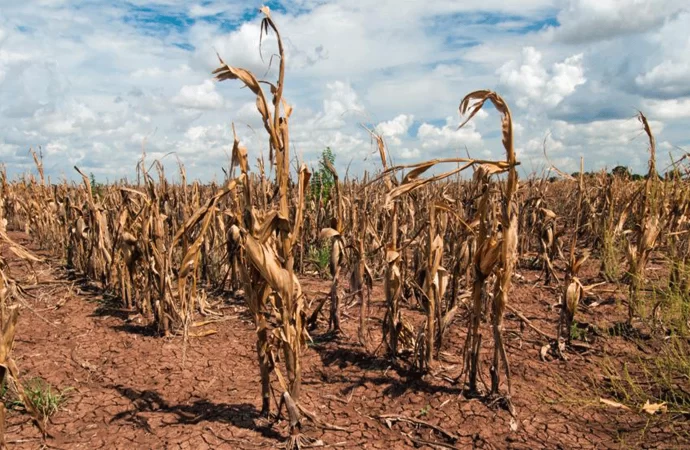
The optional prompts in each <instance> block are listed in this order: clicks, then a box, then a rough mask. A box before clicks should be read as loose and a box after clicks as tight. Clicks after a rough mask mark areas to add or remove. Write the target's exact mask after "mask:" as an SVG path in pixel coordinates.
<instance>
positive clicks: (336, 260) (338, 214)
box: [319, 159, 345, 334]
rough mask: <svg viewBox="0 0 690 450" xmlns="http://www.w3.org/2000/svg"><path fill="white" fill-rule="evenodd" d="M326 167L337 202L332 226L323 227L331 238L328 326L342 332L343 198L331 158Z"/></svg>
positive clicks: (323, 234)
mask: <svg viewBox="0 0 690 450" xmlns="http://www.w3.org/2000/svg"><path fill="white" fill-rule="evenodd" d="M324 163H325V165H326V169H327V170H328V171H329V172H330V173H331V175H332V176H333V189H332V192H333V201H334V202H335V205H336V207H335V215H334V217H333V218H332V220H331V227H329V228H323V229H322V230H321V233H320V235H319V236H320V238H321V239H331V259H330V263H329V269H330V272H331V292H330V299H331V311H330V316H329V319H328V328H329V330H331V331H332V332H333V333H336V334H337V333H340V299H339V298H338V278H339V277H340V268H341V263H342V261H343V258H344V252H345V240H344V237H343V225H344V221H343V199H342V197H341V193H340V181H339V179H338V172H337V171H336V170H335V167H333V164H331V162H330V161H329V160H327V159H326V160H324Z"/></svg>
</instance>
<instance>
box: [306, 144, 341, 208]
mask: <svg viewBox="0 0 690 450" xmlns="http://www.w3.org/2000/svg"><path fill="white" fill-rule="evenodd" d="M326 161H328V162H330V163H331V164H334V163H335V154H334V153H333V150H331V148H330V147H326V148H325V149H323V151H322V152H321V158H320V160H319V170H317V171H316V172H315V173H314V175H313V176H312V177H311V192H310V193H311V197H312V198H314V199H318V198H319V196H320V197H321V199H322V200H323V201H324V202H327V201H328V199H329V198H330V196H331V189H332V188H333V183H334V182H335V180H334V178H333V174H332V173H331V172H330V170H328V168H327V167H326Z"/></svg>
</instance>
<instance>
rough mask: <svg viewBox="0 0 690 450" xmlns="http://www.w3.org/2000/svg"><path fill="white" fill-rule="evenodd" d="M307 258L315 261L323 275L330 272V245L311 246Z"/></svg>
mask: <svg viewBox="0 0 690 450" xmlns="http://www.w3.org/2000/svg"><path fill="white" fill-rule="evenodd" d="M307 259H308V260H309V261H311V262H313V263H314V264H315V265H316V267H317V269H318V271H319V273H320V274H321V275H325V274H328V266H329V264H330V262H331V248H330V247H329V246H328V245H320V246H312V247H310V248H309V253H308V254H307Z"/></svg>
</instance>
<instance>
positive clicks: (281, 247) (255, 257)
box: [213, 7, 311, 448]
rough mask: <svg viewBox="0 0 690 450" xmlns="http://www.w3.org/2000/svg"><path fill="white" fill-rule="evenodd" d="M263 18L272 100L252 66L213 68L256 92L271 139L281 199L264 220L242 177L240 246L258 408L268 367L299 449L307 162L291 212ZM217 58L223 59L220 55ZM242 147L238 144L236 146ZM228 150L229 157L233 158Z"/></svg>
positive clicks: (279, 94)
mask: <svg viewBox="0 0 690 450" xmlns="http://www.w3.org/2000/svg"><path fill="white" fill-rule="evenodd" d="M261 12H262V13H263V15H264V18H263V20H262V22H261V30H262V34H263V33H264V32H265V33H268V32H269V31H271V32H273V33H275V35H276V39H277V45H278V57H279V60H280V63H279V64H280V65H279V73H278V80H277V82H276V84H272V83H269V82H262V83H265V84H267V85H268V86H269V87H270V88H271V90H270V91H271V95H272V99H271V101H270V105H269V100H268V98H267V97H266V94H265V93H264V90H263V88H262V87H261V84H260V82H259V81H258V79H257V78H256V77H255V76H254V75H253V74H252V73H251V72H249V71H247V70H245V69H242V68H237V67H233V66H230V65H228V64H226V63H225V62H223V60H222V59H221V60H220V62H221V65H220V67H219V68H217V69H216V70H215V71H214V72H213V73H214V75H215V76H216V79H217V80H219V81H224V80H239V81H241V82H242V83H243V84H244V85H245V86H246V87H247V88H249V90H251V91H252V93H253V94H254V95H255V96H256V106H257V109H258V112H259V114H260V115H261V118H262V120H263V124H264V128H265V130H266V132H267V133H268V138H269V149H270V155H269V161H270V162H271V164H275V172H276V186H277V191H278V205H277V208H276V209H273V210H272V211H270V212H268V211H264V212H263V214H262V216H263V217H261V218H259V217H257V216H256V215H255V214H254V209H253V208H252V199H251V195H250V193H249V191H248V189H249V186H250V185H249V184H247V183H245V184H244V186H243V189H245V204H244V214H243V215H244V221H243V222H244V223H243V224H244V229H243V230H241V234H242V235H243V236H242V241H243V242H242V250H243V253H244V257H245V258H246V261H247V263H248V264H249V267H248V268H243V269H244V270H242V272H243V274H242V277H243V279H244V287H245V290H246V292H247V297H248V299H249V306H250V309H251V310H252V312H253V314H254V317H255V321H256V326H257V336H258V342H257V350H258V354H259V364H260V369H261V370H260V371H261V377H262V398H263V399H264V401H263V405H262V409H263V412H264V413H268V409H269V399H270V392H269V389H270V386H269V383H268V381H267V380H268V376H269V373H270V371H271V370H273V371H274V372H275V373H276V375H277V377H278V380H279V383H280V386H281V389H282V390H283V394H282V397H281V404H283V403H284V404H285V405H286V407H287V410H288V414H289V420H290V438H289V441H288V443H287V447H288V448H300V447H301V446H303V445H304V444H305V443H306V440H305V439H306V438H305V437H304V436H302V435H301V433H300V426H301V425H300V413H299V397H300V387H301V380H302V378H301V377H302V367H301V352H302V347H303V345H304V340H305V337H306V329H305V325H306V320H305V315H304V295H303V294H302V290H301V286H300V282H299V280H298V279H297V276H296V275H295V255H294V252H293V249H294V248H295V246H296V245H297V243H298V242H299V241H300V234H301V232H302V229H301V227H302V223H303V214H304V205H305V202H306V195H307V189H308V187H309V178H310V175H311V174H310V173H309V171H308V169H307V167H306V165H302V167H301V168H300V170H299V181H298V186H297V202H296V205H295V211H294V214H290V193H289V191H288V183H289V179H290V165H289V164H290V141H289V138H290V136H289V126H288V120H289V117H290V114H291V112H292V108H291V107H290V106H289V105H288V104H287V102H286V101H285V99H284V98H283V88H284V78H285V52H284V48H283V41H282V39H281V35H280V33H279V31H278V28H277V27H276V25H275V23H274V22H273V19H272V18H271V15H270V11H269V9H268V8H267V7H263V8H261ZM219 59H220V58H219ZM234 147H236V148H239V147H238V145H237V142H236V145H235V146H234ZM234 155H235V149H233V158H234V157H235V156H234ZM244 161H245V162H243V163H241V164H240V165H241V168H242V171H243V177H244V179H245V180H246V178H247V177H246V172H247V170H248V168H247V164H246V159H244ZM267 316H272V317H273V319H274V320H273V322H274V323H275V324H276V326H275V327H274V328H272V327H271V323H270V322H271V321H270V320H268V319H267ZM280 352H282V358H283V360H284V364H285V372H286V376H283V374H282V371H281V370H280V369H279V366H278V365H277V364H276V361H278V358H279V353H280Z"/></svg>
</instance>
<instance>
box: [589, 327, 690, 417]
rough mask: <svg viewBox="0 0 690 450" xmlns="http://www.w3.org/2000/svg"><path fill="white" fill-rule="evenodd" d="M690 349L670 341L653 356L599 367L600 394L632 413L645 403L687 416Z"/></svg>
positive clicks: (689, 408)
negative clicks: (601, 379)
mask: <svg viewBox="0 0 690 450" xmlns="http://www.w3.org/2000/svg"><path fill="white" fill-rule="evenodd" d="M689 347H690V345H689V344H688V343H687V341H685V340H684V339H679V338H671V339H670V340H669V341H668V342H667V343H666V344H665V345H664V347H663V349H662V350H661V351H660V352H658V353H657V354H656V355H655V356H653V357H651V358H638V359H637V360H636V361H633V362H624V363H623V364H622V365H620V364H617V363H616V361H614V360H612V359H605V360H604V361H603V363H602V370H603V372H604V376H605V380H606V383H605V385H604V390H605V391H606V393H607V394H608V395H610V396H613V397H614V398H616V399H617V400H618V401H620V402H621V403H623V404H625V405H627V406H629V407H630V408H631V409H633V410H640V408H641V407H642V406H643V405H644V404H645V403H646V402H648V401H649V402H650V403H665V404H666V407H667V410H668V412H670V413H676V414H690V348H689Z"/></svg>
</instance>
